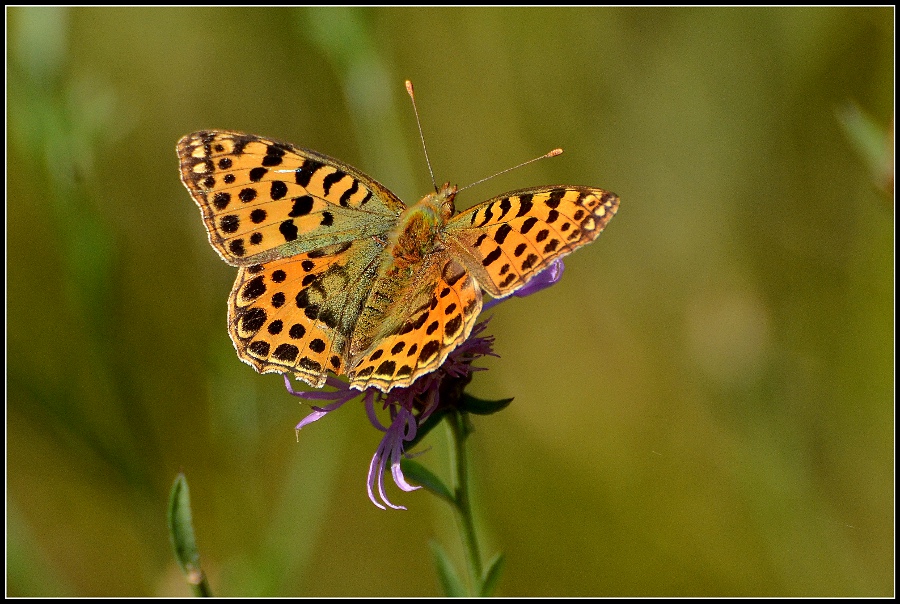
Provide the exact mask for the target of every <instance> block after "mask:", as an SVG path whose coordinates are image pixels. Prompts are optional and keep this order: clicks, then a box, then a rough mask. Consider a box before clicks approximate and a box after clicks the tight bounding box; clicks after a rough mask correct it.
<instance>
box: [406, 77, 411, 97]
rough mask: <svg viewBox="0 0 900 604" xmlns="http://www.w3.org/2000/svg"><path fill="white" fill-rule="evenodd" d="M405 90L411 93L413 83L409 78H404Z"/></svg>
mask: <svg viewBox="0 0 900 604" xmlns="http://www.w3.org/2000/svg"><path fill="white" fill-rule="evenodd" d="M406 92H408V93H409V94H412V93H413V85H412V82H410V81H409V80H406Z"/></svg>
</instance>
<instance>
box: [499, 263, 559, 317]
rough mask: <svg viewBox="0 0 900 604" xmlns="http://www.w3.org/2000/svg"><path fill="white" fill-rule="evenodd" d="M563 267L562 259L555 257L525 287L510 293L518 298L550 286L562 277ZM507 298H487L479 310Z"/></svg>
mask: <svg viewBox="0 0 900 604" xmlns="http://www.w3.org/2000/svg"><path fill="white" fill-rule="evenodd" d="M564 268H565V266H564V265H563V261H562V259H561V258H557V259H556V260H554V261H553V262H551V263H550V264H548V265H547V268H545V269H544V270H542V271H541V272H539V273H538V274H537V275H535V276H534V278H533V279H532V280H531V281H529V282H528V283H527V284H526V285H525V287H523V288H522V289H518V290H516V291H515V292H513V293H512V295H513V296H516V297H518V298H524V297H525V296H530V295H531V294H533V293H536V292H539V291H541V290H542V289H546V288H548V287H550V286H551V285H553V284H554V283H556V282H557V281H559V280H560V279H561V278H562V274H563V269H564ZM508 299H509V297H506V298H494V299H493V300H489V301H488V302H487V303H485V305H484V306H482V307H481V312H484V311H486V310H488V309H491V308H493V307H495V306H497V305H498V304H500V303H501V302H503V301H504V300H508Z"/></svg>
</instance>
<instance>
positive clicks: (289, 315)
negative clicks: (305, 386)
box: [228, 238, 384, 387]
mask: <svg viewBox="0 0 900 604" xmlns="http://www.w3.org/2000/svg"><path fill="white" fill-rule="evenodd" d="M383 249H384V248H383V244H382V243H381V242H379V241H378V240H376V239H374V238H369V239H357V240H354V241H349V242H345V243H337V244H333V245H330V246H326V247H324V248H321V249H318V250H313V251H312V252H306V253H303V254H298V255H296V256H292V257H290V258H282V259H278V260H273V261H271V262H266V263H264V264H257V265H252V266H247V267H241V268H240V269H239V271H238V278H237V281H236V282H235V285H234V289H233V290H232V292H231V297H230V298H229V304H228V308H229V313H228V315H229V316H228V325H229V333H230V335H231V339H232V341H233V342H234V345H235V349H236V350H237V352H238V356H240V358H241V359H242V360H244V361H245V362H246V363H248V364H250V365H252V366H253V367H255V368H256V370H257V371H259V372H260V373H269V372H279V373H283V372H286V371H290V372H293V373H294V374H295V375H297V377H299V378H301V379H303V380H304V381H306V382H307V383H309V384H311V385H312V386H315V387H321V386H322V385H324V383H325V378H326V375H327V372H328V371H329V370H330V371H333V372H334V373H335V374H338V375H340V374H341V373H344V372H345V370H346V359H347V358H348V347H349V342H350V338H351V335H352V333H353V330H354V327H355V325H356V323H357V320H358V317H359V314H360V311H361V308H362V306H363V304H364V302H365V300H366V299H367V297H368V295H369V292H370V290H371V284H372V282H373V281H374V280H375V278H376V277H377V272H378V267H379V266H380V264H381V262H382V253H383Z"/></svg>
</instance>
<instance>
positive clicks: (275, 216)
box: [177, 130, 619, 392]
mask: <svg viewBox="0 0 900 604" xmlns="http://www.w3.org/2000/svg"><path fill="white" fill-rule="evenodd" d="M177 151H178V157H179V159H180V162H181V180H182V182H183V183H184V185H185V186H186V187H187V189H188V191H189V192H190V194H191V197H193V199H194V201H195V202H196V203H197V205H198V206H199V207H200V211H201V213H202V215H203V221H204V223H205V225H206V230H207V232H208V234H209V242H210V243H211V244H212V246H213V248H215V250H216V251H217V252H218V253H219V255H220V256H221V257H222V259H223V260H225V262H227V263H228V264H231V265H232V266H236V267H238V276H237V280H236V281H235V284H234V288H233V289H232V291H231V295H230V297H229V299H228V332H229V334H230V336H231V339H232V341H233V342H234V346H235V349H236V350H237V353H238V356H239V357H240V358H241V360H243V361H244V362H246V363H248V364H250V365H252V366H253V367H254V368H256V370H257V371H258V372H260V373H270V372H278V373H287V372H291V373H294V374H295V375H296V376H297V377H298V378H300V379H302V380H304V381H305V382H307V383H309V384H310V385H312V386H315V387H321V386H323V385H324V383H325V379H326V377H327V374H328V372H329V371H330V372H333V373H334V374H336V375H341V374H346V375H347V377H348V378H349V380H350V385H351V387H353V388H356V389H359V390H365V389H366V388H369V387H375V388H378V389H379V390H381V391H383V392H388V391H389V390H390V389H391V388H396V387H405V386H409V385H410V384H412V383H413V382H414V381H415V380H416V379H417V378H419V377H420V376H422V375H425V374H427V373H429V372H431V371H434V370H435V369H437V368H438V367H439V366H440V365H441V364H442V363H443V361H444V360H445V359H446V357H447V355H448V354H449V353H450V352H451V351H452V350H453V349H454V348H455V347H456V346H458V345H459V344H461V343H462V342H463V341H464V340H465V339H466V338H467V337H468V336H469V333H470V332H471V331H472V327H473V326H474V324H475V321H476V318H477V317H478V314H479V312H480V310H481V306H482V293H483V292H486V293H488V294H490V295H491V296H492V297H494V298H502V297H505V296H508V295H510V294H512V293H513V292H515V291H516V290H518V289H520V288H521V287H523V286H524V285H525V284H526V283H528V282H529V280H530V279H531V278H532V277H534V276H535V275H537V274H538V273H540V272H541V271H542V270H543V269H545V268H546V267H547V266H548V265H549V264H550V263H551V262H553V261H554V260H556V259H557V258H561V257H562V256H565V255H566V254H568V253H570V252H572V251H573V250H575V249H576V248H578V247H581V246H582V245H585V244H587V243H590V242H591V241H593V240H594V239H595V238H596V237H597V235H598V234H599V233H600V232H601V231H602V230H603V229H604V227H605V226H606V224H607V222H609V220H610V219H611V218H612V216H613V215H614V214H615V212H616V210H617V208H618V206H619V198H618V197H617V196H616V195H615V194H614V193H610V192H608V191H605V190H603V189H597V188H592V187H581V186H545V187H537V188H530V189H521V190H518V191H512V192H510V193H504V194H503V195H500V196H498V197H495V198H493V199H490V200H488V201H485V202H483V203H481V204H479V205H476V206H475V207H473V208H470V209H469V210H466V211H464V212H461V213H456V210H455V207H454V198H455V196H456V192H457V187H456V186H454V185H450V184H449V183H448V184H445V185H444V186H442V187H440V188H439V189H437V190H436V192H434V193H429V194H428V195H426V196H425V197H423V198H422V199H421V200H419V202H418V203H416V204H415V205H413V206H410V207H407V206H406V205H404V203H403V202H402V201H400V199H399V198H398V197H397V196H396V195H394V194H393V193H391V192H390V191H389V190H388V189H386V188H385V187H384V186H382V185H381V184H379V183H378V182H377V181H375V180H374V179H373V178H371V177H369V176H367V175H366V174H363V173H362V172H360V171H359V170H357V169H356V168H354V167H352V166H350V165H348V164H345V163H344V162H341V161H338V160H336V159H333V158H331V157H328V156H326V155H323V154H321V153H318V152H316V151H311V150H309V149H303V148H300V147H296V146H294V145H291V144H289V143H283V142H278V141H275V140H271V139H268V138H264V137H260V136H255V135H252V134H242V133H239V132H230V131H226V130H202V131H199V132H194V133H193V134H188V135H187V136H185V137H183V138H182V139H181V140H180V141H179V142H178V146H177ZM436 188H437V187H436Z"/></svg>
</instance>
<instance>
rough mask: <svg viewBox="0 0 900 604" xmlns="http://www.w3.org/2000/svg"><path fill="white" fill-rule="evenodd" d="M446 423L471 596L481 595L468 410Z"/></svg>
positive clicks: (448, 417) (453, 412) (480, 567)
mask: <svg viewBox="0 0 900 604" xmlns="http://www.w3.org/2000/svg"><path fill="white" fill-rule="evenodd" d="M447 423H448V425H449V426H450V433H451V434H452V437H453V447H452V455H453V460H454V466H455V470H456V488H455V489H454V502H453V503H454V507H455V508H456V512H457V520H458V521H459V528H460V531H461V532H462V541H463V549H464V550H465V555H466V562H467V563H468V564H467V566H468V568H469V587H470V590H471V595H473V596H479V595H481V591H482V566H481V552H480V551H479V549H478V537H477V535H476V534H475V517H474V516H473V515H472V503H471V500H470V498H469V466H468V461H467V458H466V438H468V436H469V433H470V429H469V424H468V417H467V414H466V413H465V412H462V411H452V412H450V413H448V415H447Z"/></svg>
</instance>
